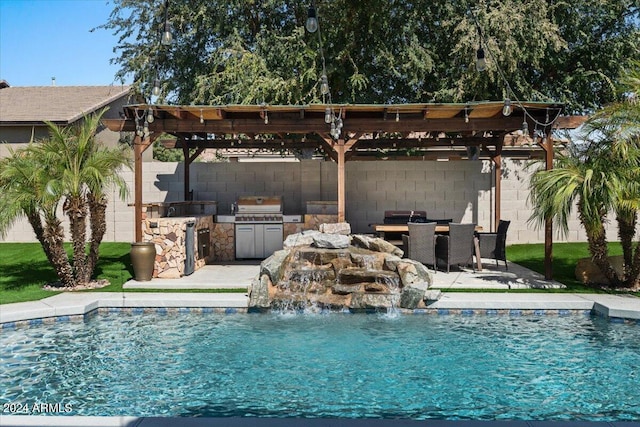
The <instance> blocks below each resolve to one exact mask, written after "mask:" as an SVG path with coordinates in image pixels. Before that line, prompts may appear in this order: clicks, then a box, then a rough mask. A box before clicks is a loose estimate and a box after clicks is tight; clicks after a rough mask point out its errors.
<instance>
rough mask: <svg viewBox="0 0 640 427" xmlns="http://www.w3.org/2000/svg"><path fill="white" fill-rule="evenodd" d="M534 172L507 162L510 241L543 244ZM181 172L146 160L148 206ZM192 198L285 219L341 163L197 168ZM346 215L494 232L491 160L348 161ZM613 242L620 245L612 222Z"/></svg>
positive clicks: (122, 234)
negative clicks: (258, 200)
mask: <svg viewBox="0 0 640 427" xmlns="http://www.w3.org/2000/svg"><path fill="white" fill-rule="evenodd" d="M531 173H532V171H531V170H525V162H521V161H513V160H509V159H503V178H502V218H503V219H508V220H511V221H512V223H511V226H510V228H509V234H508V242H507V243H508V244H513V243H533V242H543V241H544V230H543V229H542V228H540V229H536V228H535V227H534V226H533V225H532V224H530V223H529V222H528V219H529V216H530V214H531V207H530V205H529V201H528V195H529V191H528V185H529V176H530V174H531ZM122 175H123V177H124V178H125V180H126V181H127V183H128V185H129V189H130V194H129V196H128V197H127V199H126V200H124V201H121V200H120V199H119V198H118V195H117V193H116V192H115V190H113V191H112V193H111V197H110V202H109V206H108V208H107V232H106V235H105V239H104V240H105V241H119V242H130V241H132V240H133V238H134V227H133V221H134V211H133V207H132V206H129V204H132V203H133V187H134V183H133V172H132V171H125V172H123V173H122ZM183 176H184V169H183V165H182V164H180V163H162V162H145V163H144V167H143V191H144V195H143V202H162V201H179V200H184V194H183V193H184V185H183V179H184V178H183ZM190 177H191V180H190V182H191V188H192V190H193V196H194V199H195V200H215V201H217V202H218V213H224V214H226V213H229V212H230V207H231V203H233V202H234V201H235V200H236V199H237V198H238V197H239V196H252V195H265V196H271V195H279V196H282V197H283V200H284V209H285V213H286V214H304V213H305V208H306V201H309V200H337V165H336V164H335V163H334V162H330V161H328V162H327V161H315V160H305V161H302V162H264V163H258V162H256V163H253V162H246V163H245V162H229V163H193V164H192V165H191V170H190ZM346 180H347V187H346V204H347V206H346V217H347V221H349V222H350V223H351V226H352V229H353V230H354V232H357V233H371V232H373V230H372V228H371V227H370V226H369V224H374V223H381V222H382V219H383V217H384V211H385V210H426V211H427V214H428V216H429V217H432V218H452V219H453V220H454V221H462V222H474V223H476V224H478V225H481V226H483V227H484V228H485V230H490V228H491V226H492V222H493V216H494V215H493V201H494V198H495V192H494V188H493V169H492V164H491V162H489V161H450V162H436V161H378V162H373V161H362V162H355V161H353V162H347V163H346ZM570 230H571V231H570V233H569V235H568V236H566V237H563V236H559V235H558V234H557V233H556V234H554V240H555V241H584V240H586V239H585V235H584V231H583V230H582V227H581V226H580V224H579V221H578V220H577V219H576V218H573V219H572V220H571V222H570ZM608 236H609V239H611V240H617V236H616V228H615V224H612V225H610V227H609V233H608ZM3 241H7V242H25V241H35V235H34V233H33V231H32V230H31V227H30V225H29V224H28V223H27V222H26V221H19V222H18V223H17V224H16V225H15V226H14V227H13V228H12V229H11V230H9V232H8V233H7V235H6V237H5V238H4V239H3Z"/></svg>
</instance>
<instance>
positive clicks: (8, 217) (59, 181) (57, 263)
mask: <svg viewBox="0 0 640 427" xmlns="http://www.w3.org/2000/svg"><path fill="white" fill-rule="evenodd" d="M102 114H104V110H103V111H101V112H100V113H98V114H94V115H90V116H86V117H84V118H83V119H82V120H81V121H80V122H79V123H77V124H75V125H72V126H69V127H60V126H57V125H55V124H53V123H47V125H48V126H49V138H46V139H44V140H42V141H37V142H32V143H30V144H29V146H28V147H27V148H24V149H21V150H16V151H14V152H12V153H11V155H10V156H9V157H7V158H5V159H2V160H1V161H0V235H2V234H3V233H4V232H6V231H7V230H8V229H9V228H10V227H11V226H12V225H13V224H14V223H15V221H16V220H17V219H19V218H21V217H26V218H27V220H28V221H29V223H30V224H31V226H32V228H33V230H34V232H35V234H36V237H37V238H38V241H39V242H40V243H41V245H42V248H43V250H44V252H45V254H46V255H47V258H48V260H49V262H50V263H51V264H52V266H53V267H54V269H55V270H56V273H57V275H58V278H59V279H60V283H61V285H62V286H64V287H69V288H74V287H77V286H81V285H86V284H87V283H88V282H89V281H90V280H91V276H92V274H93V271H94V269H95V266H96V264H97V261H98V258H99V246H100V242H101V241H102V238H103V236H104V233H105V231H106V221H105V213H106V207H107V196H106V193H105V190H106V189H107V188H109V187H110V186H112V185H115V186H116V187H117V188H118V189H119V190H120V196H121V197H123V198H124V196H125V195H126V191H127V186H126V183H125V182H124V180H123V179H122V177H121V176H120V175H119V172H120V170H121V169H122V168H123V167H130V166H131V156H130V150H128V148H125V147H122V148H116V149H109V148H105V147H103V146H102V144H100V143H99V142H98V141H97V139H96V132H97V130H98V129H99V127H100V118H101V117H102ZM59 207H62V212H63V213H64V215H66V216H67V218H68V220H69V229H70V240H71V243H72V260H71V261H69V258H68V256H67V253H66V251H65V248H64V246H63V243H64V241H65V232H64V229H63V227H62V220H61V219H60V218H59V217H58V212H59V209H58V208H59ZM87 220H89V230H90V234H89V236H88V237H87Z"/></svg>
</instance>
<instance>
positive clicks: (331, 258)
mask: <svg viewBox="0 0 640 427" xmlns="http://www.w3.org/2000/svg"><path fill="white" fill-rule="evenodd" d="M350 231H351V229H350V227H349V224H346V223H339V224H323V226H322V227H321V229H320V231H315V230H310V231H304V232H302V233H297V234H294V235H290V236H289V237H288V238H287V239H286V240H285V242H284V245H283V246H284V249H282V250H280V251H277V252H275V253H274V254H273V255H271V256H270V257H269V258H267V259H265V260H264V261H263V262H262V263H261V265H260V274H259V276H258V277H257V278H256V279H255V280H254V281H253V283H252V284H251V288H250V301H249V307H250V308H251V309H255V310H268V309H275V310H302V309H308V308H316V309H330V310H336V311H344V310H349V311H363V310H389V309H394V308H406V309H414V308H420V307H425V305H424V304H425V303H424V299H425V295H426V294H427V289H428V288H429V286H430V284H431V275H430V273H429V271H428V270H427V268H426V267H425V266H424V265H423V264H421V263H419V262H417V261H413V260H410V259H406V258H402V256H403V252H402V250H400V249H399V248H398V247H396V246H394V245H392V244H390V243H389V242H387V241H385V240H383V239H380V238H376V237H370V236H366V235H359V234H354V235H352V234H350Z"/></svg>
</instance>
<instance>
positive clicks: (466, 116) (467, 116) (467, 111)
mask: <svg viewBox="0 0 640 427" xmlns="http://www.w3.org/2000/svg"><path fill="white" fill-rule="evenodd" d="M464 122H465V123H469V107H464Z"/></svg>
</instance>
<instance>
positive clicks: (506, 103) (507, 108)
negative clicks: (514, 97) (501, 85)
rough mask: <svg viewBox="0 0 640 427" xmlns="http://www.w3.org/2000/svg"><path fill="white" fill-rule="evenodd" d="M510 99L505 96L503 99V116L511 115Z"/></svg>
mask: <svg viewBox="0 0 640 427" xmlns="http://www.w3.org/2000/svg"><path fill="white" fill-rule="evenodd" d="M511 111H512V110H511V100H510V99H509V98H506V99H505V100H504V107H502V115H503V116H510V115H511Z"/></svg>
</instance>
